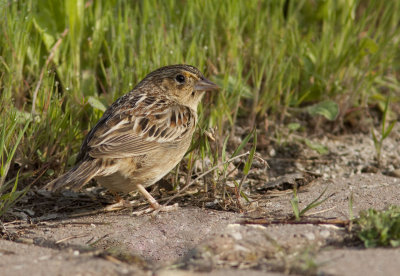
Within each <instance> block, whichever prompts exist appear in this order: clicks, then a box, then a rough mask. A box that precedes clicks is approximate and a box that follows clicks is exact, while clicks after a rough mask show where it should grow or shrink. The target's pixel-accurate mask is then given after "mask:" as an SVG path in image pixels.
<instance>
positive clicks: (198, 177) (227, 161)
mask: <svg viewBox="0 0 400 276" xmlns="http://www.w3.org/2000/svg"><path fill="white" fill-rule="evenodd" d="M249 154H250V152H249V151H248V152H245V153H243V154H240V155H237V156H235V157H232V158H231V159H228V160H226V161H225V162H223V163H219V164H217V165H216V166H214V167H212V168H211V169H209V170H208V171H206V172H204V173H202V174H200V175H199V176H197V177H196V178H195V179H194V180H192V181H191V182H190V183H189V184H188V185H186V186H185V187H183V188H182V189H181V190H180V191H179V192H178V193H177V194H176V195H174V196H172V197H170V198H169V200H168V201H167V202H166V203H165V205H168V204H169V203H170V202H171V201H172V200H174V199H175V198H177V197H178V196H179V195H180V194H181V193H182V192H183V191H185V190H187V189H188V188H189V187H190V186H192V185H193V184H194V183H195V182H196V181H197V180H199V179H200V178H202V177H204V176H205V175H207V174H209V173H211V172H213V171H215V170H216V169H218V168H219V166H221V165H224V164H226V163H230V162H232V161H233V160H236V159H239V158H241V157H243V156H246V155H249Z"/></svg>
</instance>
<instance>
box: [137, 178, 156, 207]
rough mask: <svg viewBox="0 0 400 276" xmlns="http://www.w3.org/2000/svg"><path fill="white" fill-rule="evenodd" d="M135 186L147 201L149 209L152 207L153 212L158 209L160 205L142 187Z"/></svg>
mask: <svg viewBox="0 0 400 276" xmlns="http://www.w3.org/2000/svg"><path fill="white" fill-rule="evenodd" d="M136 186H137V188H138V190H139V192H140V193H141V194H142V195H143V196H144V197H145V198H146V199H147V201H148V202H149V203H150V205H151V207H153V209H154V210H157V209H160V204H159V203H158V202H157V200H155V198H154V197H153V196H152V195H151V194H150V193H149V192H148V191H147V190H146V189H145V188H144V187H143V186H142V185H140V184H137V185H136Z"/></svg>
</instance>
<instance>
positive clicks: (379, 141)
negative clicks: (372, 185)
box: [371, 95, 396, 166]
mask: <svg viewBox="0 0 400 276" xmlns="http://www.w3.org/2000/svg"><path fill="white" fill-rule="evenodd" d="M389 104H390V95H389V96H388V97H387V98H386V101H385V106H384V110H383V114H382V122H381V131H380V136H379V137H378V136H377V135H376V134H375V130H374V129H372V130H371V133H372V139H373V141H374V146H375V153H376V161H377V162H378V166H380V162H381V153H382V145H383V141H384V140H385V139H386V138H387V137H388V136H389V134H390V133H391V132H392V129H393V127H394V125H395V124H396V121H393V122H391V123H390V124H389V125H388V126H386V125H387V124H386V123H387V122H386V120H387V117H388V113H389V112H388V111H389Z"/></svg>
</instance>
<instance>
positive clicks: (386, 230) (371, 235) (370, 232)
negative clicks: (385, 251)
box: [356, 206, 400, 248]
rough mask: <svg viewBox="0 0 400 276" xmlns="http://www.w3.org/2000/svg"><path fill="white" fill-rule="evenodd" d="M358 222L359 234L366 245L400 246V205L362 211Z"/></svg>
mask: <svg viewBox="0 0 400 276" xmlns="http://www.w3.org/2000/svg"><path fill="white" fill-rule="evenodd" d="M356 222H357V224H358V225H359V226H360V230H359V231H358V233H357V236H358V237H359V238H360V239H361V240H362V241H363V242H364V246H365V247H367V248H369V247H377V246H392V247H398V246H400V206H390V207H389V208H388V209H387V210H383V211H377V210H374V209H368V210H365V211H362V212H361V213H360V218H358V219H357V221H356Z"/></svg>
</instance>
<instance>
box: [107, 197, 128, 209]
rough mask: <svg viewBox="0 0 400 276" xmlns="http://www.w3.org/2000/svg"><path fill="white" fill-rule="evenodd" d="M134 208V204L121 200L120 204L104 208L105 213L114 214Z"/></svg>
mask: <svg viewBox="0 0 400 276" xmlns="http://www.w3.org/2000/svg"><path fill="white" fill-rule="evenodd" d="M132 206H133V204H132V202H130V201H129V200H125V199H122V198H119V200H118V202H116V203H113V204H110V205H108V206H106V207H104V211H106V212H113V211H118V210H122V209H125V208H131V207H132Z"/></svg>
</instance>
